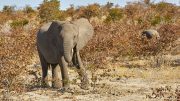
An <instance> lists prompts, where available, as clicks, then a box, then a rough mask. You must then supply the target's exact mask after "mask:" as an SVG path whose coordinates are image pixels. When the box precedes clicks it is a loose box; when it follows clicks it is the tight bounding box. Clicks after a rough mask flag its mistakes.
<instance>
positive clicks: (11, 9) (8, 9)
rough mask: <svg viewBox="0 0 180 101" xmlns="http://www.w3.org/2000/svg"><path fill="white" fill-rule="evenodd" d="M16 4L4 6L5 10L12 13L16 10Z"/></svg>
mask: <svg viewBox="0 0 180 101" xmlns="http://www.w3.org/2000/svg"><path fill="white" fill-rule="evenodd" d="M14 8H15V6H4V7H3V12H4V13H7V14H11V13H12V12H14V11H15V9H14Z"/></svg>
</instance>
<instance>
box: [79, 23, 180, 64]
mask: <svg viewBox="0 0 180 101" xmlns="http://www.w3.org/2000/svg"><path fill="white" fill-rule="evenodd" d="M93 25H94V28H95V35H94V36H93V39H92V40H90V42H89V43H88V45H87V46H86V47H85V48H84V49H83V50H82V53H83V54H82V57H83V58H84V59H85V60H86V61H91V62H92V63H93V64H94V65H95V64H96V65H98V66H99V65H101V67H102V65H103V64H104V63H106V62H107V60H106V58H107V57H112V58H114V59H115V58H119V57H122V56H132V57H133V56H149V55H157V54H159V53H160V52H162V51H163V50H165V49H166V48H167V47H168V46H170V45H171V43H172V42H173V41H175V40H177V38H178V37H179V34H180V30H179V29H180V28H179V26H177V25H173V24H167V25H162V26H161V27H160V28H159V29H158V31H159V33H160V37H161V39H160V40H156V39H152V40H147V39H144V40H142V38H141V34H140V32H141V31H142V30H144V29H142V28H141V26H140V25H137V26H135V25H128V24H126V23H121V22H118V23H111V24H96V23H93Z"/></svg>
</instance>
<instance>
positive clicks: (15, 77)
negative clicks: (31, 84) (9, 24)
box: [0, 30, 35, 92]
mask: <svg viewBox="0 0 180 101" xmlns="http://www.w3.org/2000/svg"><path fill="white" fill-rule="evenodd" d="M34 33H35V31H31V32H30V33H28V34H22V32H21V31H20V30H14V31H13V34H11V35H8V36H7V35H4V36H3V35H1V36H0V46H1V47H0V88H5V89H6V90H10V91H11V90H16V91H19V92H20V91H22V90H24V89H23V88H24V86H25V84H24V81H22V80H21V79H19V78H20V76H22V74H23V73H25V72H26V71H25V70H26V66H27V65H28V64H30V62H31V58H32V56H33V54H34V51H35V34H34Z"/></svg>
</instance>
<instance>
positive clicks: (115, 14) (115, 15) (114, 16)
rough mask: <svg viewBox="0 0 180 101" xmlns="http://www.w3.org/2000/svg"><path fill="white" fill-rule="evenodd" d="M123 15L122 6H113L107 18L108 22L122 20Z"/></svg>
mask: <svg viewBox="0 0 180 101" xmlns="http://www.w3.org/2000/svg"><path fill="white" fill-rule="evenodd" d="M122 17H123V12H122V10H121V9H120V8H111V9H110V10H109V15H108V16H107V18H106V20H105V21H106V22H111V21H113V22H115V21H118V20H120V19H121V18H122Z"/></svg>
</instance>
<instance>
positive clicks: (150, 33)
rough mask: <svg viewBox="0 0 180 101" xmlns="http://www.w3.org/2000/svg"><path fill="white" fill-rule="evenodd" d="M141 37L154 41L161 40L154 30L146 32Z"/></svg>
mask: <svg viewBox="0 0 180 101" xmlns="http://www.w3.org/2000/svg"><path fill="white" fill-rule="evenodd" d="M141 35H142V36H143V37H144V36H145V37H146V38H147V39H152V38H156V39H160V36H159V33H158V32H157V31H156V30H153V29H148V30H144V31H143V32H142V34H141Z"/></svg>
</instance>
